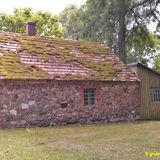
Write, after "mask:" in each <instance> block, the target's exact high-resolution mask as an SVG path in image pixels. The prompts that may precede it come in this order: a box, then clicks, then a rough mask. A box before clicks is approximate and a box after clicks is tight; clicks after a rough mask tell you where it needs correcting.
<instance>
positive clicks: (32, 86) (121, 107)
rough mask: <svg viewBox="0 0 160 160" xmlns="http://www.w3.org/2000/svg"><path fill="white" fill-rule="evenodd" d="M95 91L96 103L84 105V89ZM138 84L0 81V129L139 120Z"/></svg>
mask: <svg viewBox="0 0 160 160" xmlns="http://www.w3.org/2000/svg"><path fill="white" fill-rule="evenodd" d="M85 88H95V89H96V104H95V105H94V106H84V95H83V93H84V89H85ZM139 114H140V91H139V83H138V82H95V81H94V82H89V81H46V80H44V81H16V80H14V81H11V80H5V81H1V82H0V127H1V128H6V127H25V126H28V125H32V126H52V125H64V124H74V123H95V122H96V123H97V122H100V123H107V122H115V121H130V120H136V119H139V118H140V117H139Z"/></svg>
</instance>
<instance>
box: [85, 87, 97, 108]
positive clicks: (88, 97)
mask: <svg viewBox="0 0 160 160" xmlns="http://www.w3.org/2000/svg"><path fill="white" fill-rule="evenodd" d="M95 104H96V88H85V89H84V106H92V105H95Z"/></svg>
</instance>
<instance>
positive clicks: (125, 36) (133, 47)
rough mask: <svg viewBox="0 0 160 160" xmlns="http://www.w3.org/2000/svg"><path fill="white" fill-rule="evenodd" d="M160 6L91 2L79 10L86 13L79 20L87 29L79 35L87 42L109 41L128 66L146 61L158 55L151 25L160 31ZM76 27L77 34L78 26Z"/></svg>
mask: <svg viewBox="0 0 160 160" xmlns="http://www.w3.org/2000/svg"><path fill="white" fill-rule="evenodd" d="M159 2H160V0H136V1H135V0H101V1H97V0H87V2H86V4H85V5H83V6H82V7H81V8H80V9H79V10H81V13H83V14H79V15H80V16H81V17H80V18H79V17H78V19H80V20H81V23H83V25H82V26H83V29H80V31H81V32H80V33H78V32H77V33H78V35H79V36H80V37H81V38H83V39H87V40H94V41H98V42H103V41H106V42H107V44H108V45H109V47H111V48H112V49H113V50H114V52H115V53H117V54H119V56H120V58H121V59H122V60H123V61H124V62H127V61H133V60H137V61H144V59H145V57H146V55H152V54H153V53H155V44H154V41H153V39H152V36H151V33H150V31H149V30H148V25H149V24H150V23H151V22H154V23H155V24H156V25H157V31H158V24H159V17H160V16H159V11H158V5H159ZM70 21H72V20H70ZM76 23H77V24H76V25H75V28H74V29H75V30H76V27H77V25H78V22H76ZM68 27H69V26H67V28H66V30H67V29H68ZM78 27H81V26H79V25H78ZM70 34H72V33H70ZM70 36H71V35H70ZM126 56H127V58H126Z"/></svg>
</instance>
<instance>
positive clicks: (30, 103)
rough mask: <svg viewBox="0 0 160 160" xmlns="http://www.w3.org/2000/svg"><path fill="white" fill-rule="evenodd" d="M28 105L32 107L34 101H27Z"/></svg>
mask: <svg viewBox="0 0 160 160" xmlns="http://www.w3.org/2000/svg"><path fill="white" fill-rule="evenodd" d="M28 104H29V105H30V106H32V105H34V104H36V101H29V103H28Z"/></svg>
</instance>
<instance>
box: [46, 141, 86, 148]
mask: <svg viewBox="0 0 160 160" xmlns="http://www.w3.org/2000/svg"><path fill="white" fill-rule="evenodd" d="M47 141H48V142H47V143H48V146H49V147H53V148H62V149H67V150H76V151H83V150H84V146H83V145H79V144H74V143H71V142H70V141H69V140H67V139H48V140H47Z"/></svg>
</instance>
